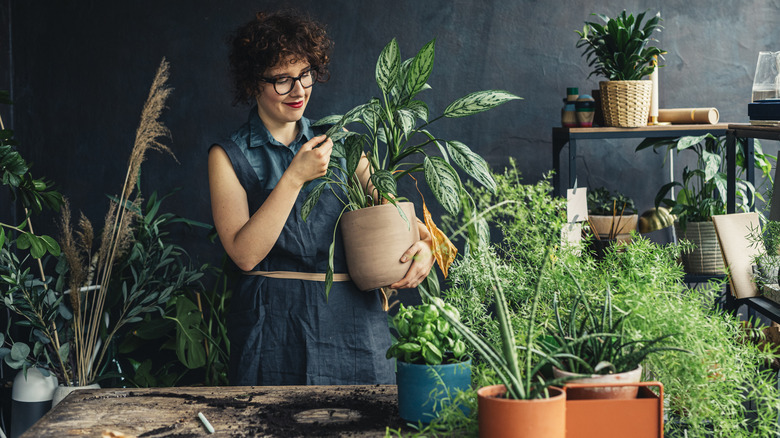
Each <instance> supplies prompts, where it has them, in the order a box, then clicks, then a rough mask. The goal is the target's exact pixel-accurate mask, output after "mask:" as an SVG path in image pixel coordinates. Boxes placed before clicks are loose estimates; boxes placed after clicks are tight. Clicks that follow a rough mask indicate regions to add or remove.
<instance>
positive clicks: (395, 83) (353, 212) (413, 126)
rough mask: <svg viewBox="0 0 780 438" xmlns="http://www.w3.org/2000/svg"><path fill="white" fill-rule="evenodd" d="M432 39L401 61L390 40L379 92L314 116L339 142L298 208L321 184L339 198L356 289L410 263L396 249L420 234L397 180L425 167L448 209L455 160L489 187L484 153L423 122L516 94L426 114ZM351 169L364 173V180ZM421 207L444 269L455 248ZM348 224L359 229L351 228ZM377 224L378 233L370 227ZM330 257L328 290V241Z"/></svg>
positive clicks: (477, 96)
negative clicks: (355, 127)
mask: <svg viewBox="0 0 780 438" xmlns="http://www.w3.org/2000/svg"><path fill="white" fill-rule="evenodd" d="M434 44H435V40H432V41H430V42H429V43H427V44H426V45H425V46H424V47H423V48H422V49H420V51H419V52H417V54H416V55H415V56H414V58H410V59H407V60H405V61H402V59H401V54H400V51H399V48H398V43H397V42H396V40H395V39H393V40H391V41H390V43H388V44H387V45H386V46H385V48H384V49H383V50H382V52H381V54H380V55H379V59H378V60H377V64H376V82H377V85H378V86H379V91H380V93H381V98H376V97H374V98H372V99H370V100H369V101H368V102H366V103H364V104H361V105H358V106H357V107H355V108H353V109H351V110H350V111H348V112H347V113H346V114H344V115H332V116H328V117H325V118H323V119H320V120H318V121H317V122H316V123H315V125H328V124H332V125H333V126H332V127H331V128H330V129H329V130H328V132H327V134H328V136H329V137H330V138H332V139H333V140H334V141H336V140H341V139H343V140H344V142H343V144H341V143H339V142H336V144H335V145H334V151H333V155H332V160H331V168H330V170H329V172H328V174H327V175H326V176H325V177H323V178H321V179H318V180H315V181H314V182H313V183H312V184H313V185H314V187H313V189H311V192H310V193H309V195H308V196H307V198H306V201H305V205H304V208H303V211H302V213H301V214H302V216H303V218H304V219H305V218H306V217H307V216H308V214H309V212H311V209H312V208H313V207H314V205H315V204H316V203H317V200H318V199H319V197H320V194H321V193H322V191H323V190H325V189H326V188H327V189H329V190H333V191H334V193H335V194H336V195H337V196H338V197H339V198H340V199H341V200H342V201H343V203H344V209H343V210H342V216H341V217H340V220H339V222H341V228H342V233H343V234H344V245H345V252H346V255H347V266H348V270H349V272H350V275H351V277H352V279H353V281H355V284H356V285H357V286H358V287H359V288H360V289H362V290H369V289H375V288H377V287H382V286H387V285H389V284H391V283H393V282H395V281H396V280H399V279H401V278H403V276H404V275H405V274H406V271H407V270H408V263H409V262H407V263H400V262H399V259H400V257H401V254H403V252H404V251H405V250H406V249H407V248H408V247H409V246H410V245H411V244H412V243H414V242H415V241H416V240H418V239H419V237H418V236H417V235H416V233H417V227H416V226H415V225H416V224H415V213H414V207H413V205H412V204H411V203H406V202H403V201H405V198H403V197H401V195H400V194H399V192H398V187H397V184H396V182H397V181H398V180H400V179H401V178H403V177H405V176H407V175H411V174H412V173H416V172H423V173H424V175H425V180H426V181H427V183H428V187H430V189H431V191H432V192H433V194H434V196H435V197H436V199H437V200H438V201H439V203H440V204H441V205H442V206H443V207H444V209H445V210H446V211H447V212H448V213H450V214H453V215H455V214H457V213H458V211H459V208H460V206H459V195H460V193H461V192H462V191H463V187H462V184H461V180H460V177H459V176H458V173H457V172H456V170H455V168H454V167H453V163H454V164H455V165H457V166H458V167H459V168H460V169H462V170H463V171H464V172H465V173H466V174H468V175H469V176H471V177H472V178H474V179H475V180H477V181H478V182H480V183H481V184H482V185H484V186H486V187H488V188H489V189H491V190H494V189H495V182H494V181H493V178H492V177H491V174H490V171H489V168H488V165H487V163H486V162H485V160H484V159H482V157H480V156H479V155H478V154H476V153H475V152H473V151H472V150H471V149H470V148H469V147H468V146H467V145H465V144H463V143H462V142H459V141H455V140H444V139H442V138H439V137H437V136H435V135H434V134H433V133H432V132H431V131H430V129H429V128H430V125H432V124H433V123H434V122H435V121H437V120H440V119H442V118H450V119H452V118H460V117H465V116H469V115H473V114H477V113H480V112H483V111H486V110H489V109H491V108H494V107H496V106H498V105H501V104H503V103H505V102H507V101H510V100H513V99H519V97H517V96H515V95H514V94H511V93H508V92H506V91H500V90H487V91H478V92H475V93H471V94H469V95H467V96H464V97H462V98H460V99H456V100H455V101H454V102H452V103H451V104H450V105H449V106H447V107H446V108H445V109H444V112H443V113H442V114H441V115H440V116H438V117H431V116H430V114H429V108H428V105H427V104H426V103H425V102H424V101H423V100H421V99H420V97H419V94H420V93H421V92H422V91H425V90H427V89H429V88H430V86H429V85H428V84H427V81H428V78H429V77H430V75H431V71H432V69H433V58H434ZM351 125H358V126H359V128H358V129H359V130H350V131H347V130H346V129H345V127H346V126H351ZM439 155H441V156H439ZM363 157H365V158H363ZM415 157H422V158H423V159H422V162H420V161H415V160H414V158H415ZM361 162H362V163H363V164H362V165H361ZM365 163H367V165H366V164H365ZM356 172H358V173H360V174H362V175H363V177H364V178H365V180H366V181H365V184H364V183H361V180H360V178H359V176H360V175H358V174H356ZM423 209H424V212H426V214H425V225H426V227H427V228H428V230H429V232H430V233H431V235H432V237H433V240H434V246H433V251H434V255H435V256H436V259H437V262H438V263H439V266H440V268H441V269H442V271H443V272H444V273H445V274H446V272H447V268H448V266H449V262H448V261H450V262H451V260H452V259H453V258H454V255H455V254H454V253H455V248H454V246H452V245H451V244H450V243H449V240H447V238H446V236H444V234H443V233H441V231H439V229H438V228H437V227H436V225H435V224H434V223H433V221H432V220H431V218H430V215H428V214H427V208H426V207H425V204H423ZM385 215H389V219H386V220H387V221H388V223H392V224H395V227H396V228H390V227H391V225H385V222H384V221H385V219H384V217H385ZM363 217H367V218H366V219H363ZM380 221H381V222H380ZM350 226H353V227H356V228H358V231H357V232H355V233H352V232H350V231H349V227H350ZM380 227H381V228H380ZM361 229H362V231H361ZM378 229H382V232H373V231H374V230H378ZM366 230H368V231H369V232H366ZM353 236H354V237H353ZM375 239H381V240H375ZM334 242H335V230H334ZM377 249H380V250H379V251H377ZM330 258H331V262H330V263H329V267H328V272H327V274H326V277H327V280H326V290H330V285H331V281H330V279H331V276H332V266H333V263H332V258H333V245H331V257H330ZM365 262H369V263H370V265H368V266H367V265H365V264H364V263H365ZM372 266H377V267H378V268H376V269H375V268H372ZM370 272H378V274H377V275H378V276H379V278H371V276H369V275H367V273H370Z"/></svg>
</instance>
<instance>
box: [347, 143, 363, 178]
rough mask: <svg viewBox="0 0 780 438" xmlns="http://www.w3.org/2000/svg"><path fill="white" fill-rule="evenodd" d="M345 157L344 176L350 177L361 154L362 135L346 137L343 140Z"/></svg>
mask: <svg viewBox="0 0 780 438" xmlns="http://www.w3.org/2000/svg"><path fill="white" fill-rule="evenodd" d="M344 152H345V158H346V159H347V167H346V169H344V170H345V171H346V174H347V175H346V176H347V177H350V176H352V175H354V174H355V171H356V170H357V167H358V163H359V162H360V157H361V156H362V155H363V136H362V135H355V136H352V137H349V138H347V140H346V141H345V142H344Z"/></svg>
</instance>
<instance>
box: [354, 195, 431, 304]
mask: <svg viewBox="0 0 780 438" xmlns="http://www.w3.org/2000/svg"><path fill="white" fill-rule="evenodd" d="M398 205H399V206H400V207H401V209H402V210H403V212H404V214H405V215H406V220H404V218H403V217H401V215H400V214H399V213H398V209H397V208H396V206H395V205H392V204H385V205H377V206H374V207H367V208H361V209H360V210H355V211H348V212H346V213H344V215H343V216H342V217H341V233H342V235H343V237H344V252H345V253H346V257H347V269H348V270H349V276H350V277H351V278H352V281H353V282H354V283H355V285H357V287H358V288H359V289H360V290H364V291H366V290H372V289H377V288H380V287H385V286H389V285H391V284H393V283H395V282H396V281H398V280H400V279H402V278H404V276H405V275H406V271H408V270H409V266H410V265H411V263H412V261H411V260H408V261H407V262H406V263H401V261H400V260H401V256H402V255H403V254H404V252H406V250H407V249H409V247H410V246H412V245H413V244H414V243H415V242H417V241H418V240H420V230H419V229H418V228H417V219H416V216H415V215H414V204H412V203H411V202H399V203H398Z"/></svg>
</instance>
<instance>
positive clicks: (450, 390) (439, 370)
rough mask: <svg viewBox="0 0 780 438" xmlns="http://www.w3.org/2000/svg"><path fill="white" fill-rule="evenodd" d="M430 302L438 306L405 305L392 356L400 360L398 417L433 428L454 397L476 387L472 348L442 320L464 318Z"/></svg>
mask: <svg viewBox="0 0 780 438" xmlns="http://www.w3.org/2000/svg"><path fill="white" fill-rule="evenodd" d="M430 300H431V301H432V302H435V303H436V304H435V305H434V304H422V305H420V306H417V307H413V306H410V307H404V305H403V304H401V305H400V308H399V310H398V313H397V314H396V315H395V316H394V317H393V320H392V322H393V328H394V329H395V332H396V336H397V337H396V339H395V341H394V342H393V344H392V345H391V346H390V348H389V349H388V350H387V358H388V359H390V358H395V359H396V372H397V376H398V377H397V384H398V413H399V415H400V416H401V418H403V419H404V420H407V421H413V422H415V423H416V422H423V423H428V422H430V421H431V420H432V419H433V418H434V417H435V416H436V415H437V411H439V410H441V409H443V408H444V407H445V405H446V403H447V400H451V398H452V397H451V396H450V395H451V394H454V393H455V391H463V390H466V389H468V388H469V387H470V385H471V359H469V358H468V357H466V354H465V353H466V344H465V343H464V342H463V340H462V339H461V338H460V336H459V335H458V334H457V332H455V331H454V330H452V326H451V325H450V323H449V322H447V319H445V318H444V317H443V316H442V313H445V312H446V313H447V314H448V315H449V316H450V318H452V319H453V320H456V321H459V320H460V316H459V312H458V310H457V309H456V308H455V307H453V306H451V305H449V304H445V303H444V301H442V299H441V298H438V297H432V298H430Z"/></svg>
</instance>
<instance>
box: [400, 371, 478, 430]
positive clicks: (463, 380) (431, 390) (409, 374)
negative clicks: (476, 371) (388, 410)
mask: <svg viewBox="0 0 780 438" xmlns="http://www.w3.org/2000/svg"><path fill="white" fill-rule="evenodd" d="M396 367H397V368H396V370H397V375H396V383H397V384H398V413H399V415H400V416H401V418H403V419H404V420H407V421H411V422H414V423H417V422H418V421H422V422H423V423H429V422H430V421H431V420H432V419H433V418H435V417H436V412H437V411H438V410H440V409H441V403H442V400H443V399H448V398H454V397H455V395H456V394H457V390H466V389H468V388H469V387H470V386H471V360H467V361H465V362H459V363H455V364H442V365H417V364H411V363H406V362H402V361H400V360H399V361H396ZM442 384H443V385H442ZM466 414H468V412H466Z"/></svg>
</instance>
